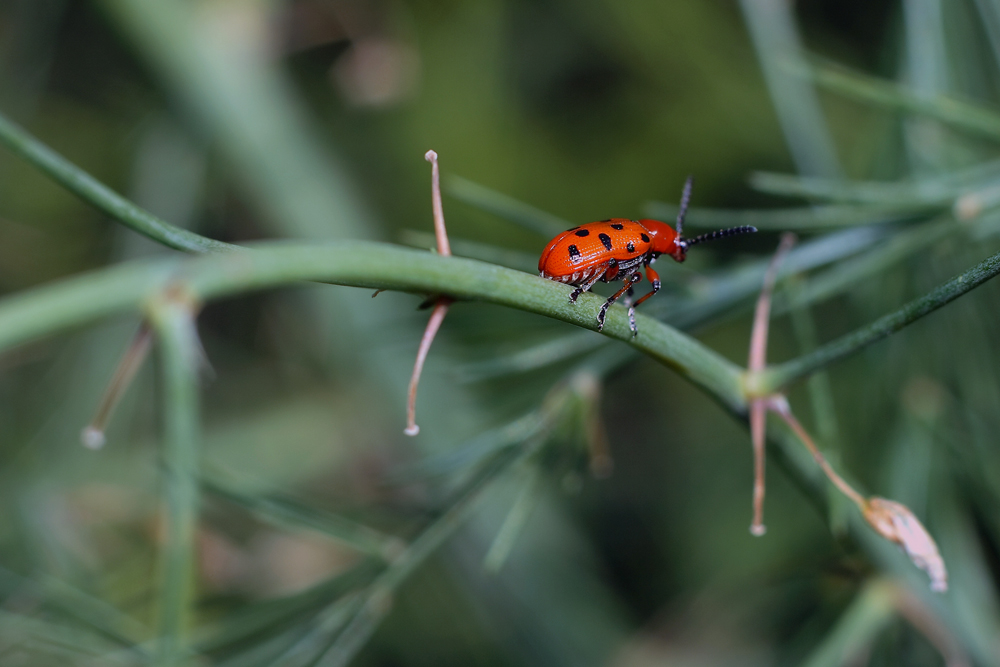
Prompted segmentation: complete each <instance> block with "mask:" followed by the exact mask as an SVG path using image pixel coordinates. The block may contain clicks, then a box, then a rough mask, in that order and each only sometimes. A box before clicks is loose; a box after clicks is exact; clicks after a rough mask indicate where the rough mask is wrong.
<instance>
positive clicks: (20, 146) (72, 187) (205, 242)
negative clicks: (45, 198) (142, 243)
mask: <svg viewBox="0 0 1000 667" xmlns="http://www.w3.org/2000/svg"><path fill="white" fill-rule="evenodd" d="M0 142H2V143H3V144H4V145H5V146H7V148H9V149H10V150H11V151H13V152H14V153H15V154H17V155H19V156H21V157H22V158H24V159H25V160H27V161H28V162H30V163H31V164H33V165H34V166H35V167H37V168H38V169H40V170H41V171H42V172H44V173H45V174H47V175H48V176H50V177H51V178H52V179H53V180H54V181H55V182H57V183H59V184H60V185H62V186H63V187H64V188H66V189H67V190H69V191H70V192H72V193H73V194H75V195H76V196H77V197H79V198H80V199H82V200H84V201H85V202H87V203H89V204H91V205H93V206H94V207H95V208H97V209H99V210H101V211H103V212H104V213H107V214H108V215H110V216H111V217H112V218H114V219H115V220H117V221H119V222H121V223H122V224H123V225H125V226H126V227H129V228H131V229H133V230H135V231H137V232H139V233H140V234H143V235H144V236H148V237H149V238H151V239H153V240H154V241H157V242H159V243H162V244H163V245H165V246H167V247H170V248H174V249H176V250H184V251H187V252H196V253H206V252H220V251H223V250H232V249H234V248H236V246H234V245H230V244H228V243H223V242H221V241H215V240H213V239H210V238H206V237H204V236H201V235H199V234H195V233H194V232H189V231H187V230H186V229H181V228H180V227H176V226H174V225H171V224H170V223H168V222H164V221H163V220H160V219H159V218H158V217H156V216H155V215H153V214H152V213H149V212H148V211H145V210H143V209H141V208H140V207H138V206H136V205H135V204H133V203H132V202H130V201H129V200H127V199H125V198H124V197H122V196H121V195H119V194H118V193H116V192H115V191H114V190H112V189H111V188H109V187H108V186H106V185H104V184H103V183H101V182H100V181H98V180H97V179H95V178H94V177H93V176H91V175H90V174H88V173H87V172H85V171H84V170H82V169H80V168H79V167H77V166H76V165H74V164H73V163H72V162H70V161H69V160H67V159H66V158H64V157H63V156H61V155H59V154H58V153H57V152H55V151H54V150H52V149H51V148H49V147H48V146H46V145H45V144H43V143H42V142H41V141H39V140H38V139H36V138H35V137H33V136H31V134H29V133H28V132H27V131H26V130H25V129H24V128H22V127H21V126H19V125H17V124H16V123H14V122H12V121H11V120H10V119H8V118H7V117H6V116H4V115H2V114H0Z"/></svg>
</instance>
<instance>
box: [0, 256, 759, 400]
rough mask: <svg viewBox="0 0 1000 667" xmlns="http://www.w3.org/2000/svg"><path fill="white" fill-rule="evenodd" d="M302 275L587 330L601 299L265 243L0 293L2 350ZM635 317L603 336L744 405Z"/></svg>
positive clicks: (725, 369)
mask: <svg viewBox="0 0 1000 667" xmlns="http://www.w3.org/2000/svg"><path fill="white" fill-rule="evenodd" d="M307 280H311V281H321V282H329V283H335V284H340V285H351V286H355V287H366V288H379V289H389V290H400V291H407V292H420V293H431V294H448V295H449V296H453V297H456V298H458V299H465V300H481V301H489V302H492V303H496V304H500V305H503V306H509V307H512V308H518V309H520V310H525V311H528V312H532V313H538V314H541V315H546V316H548V317H552V318H555V319H559V320H563V321H565V322H569V323H571V324H576V325H578V326H581V327H584V328H587V329H592V330H596V329H597V311H598V309H599V308H600V306H601V304H602V303H603V302H604V299H603V297H600V296H598V295H596V294H584V295H582V296H581V297H580V299H579V300H578V301H577V303H575V304H572V303H570V302H569V299H568V296H569V292H570V288H569V287H567V286H566V285H562V284H558V283H555V282H553V281H550V280H543V279H541V278H539V277H537V276H532V275H528V274H526V273H521V272H519V271H513V270H511V269H506V268H503V267H499V266H495V265H492V264H484V263H482V262H477V261H475V260H470V259H463V258H460V257H442V256H439V255H435V254H433V253H429V252H421V251H416V250H410V249H405V248H400V247H397V246H392V245H388V244H382V243H373V242H365V241H351V242H342V243H336V244H318V245H317V244H312V245H308V246H307V245H302V244H293V243H288V242H284V243H265V244H260V245H256V246H254V248H253V249H252V250H247V251H245V252H233V253H224V254H216V255H208V256H204V257H197V258H191V259H181V258H164V259H155V260H149V259H147V260H142V261H136V262H130V263H126V264H121V265H118V266H114V267H111V268H107V269H102V270H99V271H95V272H92V273H89V274H84V275H81V276H77V277H74V278H70V279H67V280H64V281H61V282H58V283H55V284H51V285H47V286H43V287H39V288H35V289H31V290H26V291H24V292H21V293H19V294H16V295H14V296H11V297H9V298H7V299H5V300H3V301H0V350H2V349H4V348H7V347H10V346H12V345H16V344H18V343H22V342H26V341H28V340H31V339H32V338H35V337H38V336H43V335H47V334H52V333H56V332H57V331H60V330H65V329H67V328H70V327H74V326H79V325H81V324H85V323H87V322H90V321H93V320H96V319H99V318H101V317H105V316H108V315H111V314H114V313H117V312H122V311H128V310H130V309H134V308H136V307H138V306H139V305H140V304H142V303H144V302H145V301H147V300H148V299H150V298H152V297H154V296H155V295H157V294H160V293H162V292H164V291H165V290H167V289H168V288H171V287H179V286H183V288H184V289H185V290H186V291H188V292H190V294H191V295H192V296H193V297H195V298H197V299H200V300H203V301H207V300H211V299H214V298H219V297H223V296H228V295H232V294H239V293H244V292H248V291H252V290H259V289H263V288H267V287H275V286H278V285H284V284H289V283H294V282H299V281H307ZM636 322H637V324H638V327H639V336H638V337H637V338H634V339H633V338H632V334H631V332H630V330H629V327H628V318H627V316H626V310H625V308H623V307H620V306H615V307H614V308H612V309H611V310H610V311H609V312H608V319H607V323H606V325H605V327H604V334H605V335H607V336H610V337H612V338H616V339H618V340H621V341H624V342H627V343H630V344H632V345H633V346H634V347H636V348H637V349H639V350H640V351H642V352H645V353H646V354H648V355H650V356H652V357H654V358H655V359H657V360H659V361H661V362H662V363H664V364H666V365H668V366H670V367H671V368H673V369H675V370H676V371H677V372H679V373H680V374H681V375H683V376H685V377H687V378H688V379H690V380H691V381H692V382H694V383H695V384H697V385H699V386H701V387H703V388H704V389H705V390H706V391H708V392H709V393H710V394H711V395H712V396H714V397H715V398H716V399H717V400H718V401H719V402H721V403H723V404H724V405H726V406H728V407H729V408H730V409H732V410H733V411H735V412H737V413H739V412H742V411H743V410H744V409H745V401H744V398H743V393H742V387H741V383H740V369H739V367H738V366H736V365H735V364H733V363H731V362H729V361H727V360H726V359H724V358H722V357H721V356H719V355H718V354H717V353H716V352H714V351H712V350H711V349H709V348H707V347H705V346H704V345H702V344H701V343H699V342H698V341H696V340H694V339H693V338H690V337H689V336H686V335H685V334H682V333H681V332H679V331H677V330H676V329H674V328H672V327H669V326H667V325H665V324H663V323H661V322H659V321H657V320H655V319H653V318H650V317H646V316H643V315H637V316H636Z"/></svg>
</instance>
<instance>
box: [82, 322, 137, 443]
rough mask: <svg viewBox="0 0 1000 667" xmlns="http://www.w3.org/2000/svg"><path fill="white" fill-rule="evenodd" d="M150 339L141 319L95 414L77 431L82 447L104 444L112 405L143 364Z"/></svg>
mask: <svg viewBox="0 0 1000 667" xmlns="http://www.w3.org/2000/svg"><path fill="white" fill-rule="evenodd" d="M152 340H153V332H152V330H151V329H150V328H149V325H148V324H147V323H146V322H143V323H142V324H141V325H140V326H139V330H138V331H137V332H136V333H135V336H133V338H132V342H131V343H130V344H129V346H128V348H127V349H126V350H125V354H124V355H123V356H122V360H121V361H120V362H119V363H118V368H116V369H115V374H114V375H113V376H112V377H111V381H110V382H109V383H108V388H107V389H105V390H104V395H103V396H102V397H101V402H100V403H99V404H98V406H97V412H96V413H95V414H94V418H93V419H92V420H91V421H90V423H89V424H87V426H85V427H84V428H83V430H82V431H80V442H82V443H83V446H84V447H87V448H89V449H100V448H101V447H103V446H104V442H105V436H104V432H105V430H106V429H107V427H108V422H109V421H110V420H111V415H112V414H114V411H115V407H117V405H118V402H119V401H120V400H121V398H122V396H123V395H124V394H125V390H126V389H128V387H129V385H131V384H132V380H133V378H135V374H136V373H138V372H139V368H140V367H142V362H143V361H145V360H146V357H147V356H149V347H150V343H151V342H152Z"/></svg>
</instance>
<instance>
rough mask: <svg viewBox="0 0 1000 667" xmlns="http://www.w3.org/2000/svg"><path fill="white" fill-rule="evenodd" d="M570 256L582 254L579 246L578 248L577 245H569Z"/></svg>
mask: <svg viewBox="0 0 1000 667" xmlns="http://www.w3.org/2000/svg"><path fill="white" fill-rule="evenodd" d="M569 256H570V257H579V256H580V250H579V248H577V247H576V246H575V245H571V246H570V247H569Z"/></svg>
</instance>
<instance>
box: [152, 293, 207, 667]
mask: <svg viewBox="0 0 1000 667" xmlns="http://www.w3.org/2000/svg"><path fill="white" fill-rule="evenodd" d="M164 297H165V298H164V299H162V300H157V301H155V302H153V303H152V304H150V307H149V309H148V310H149V318H150V320H151V322H152V323H153V326H154V327H155V329H156V332H157V334H159V341H160V351H161V358H162V360H163V378H164V392H163V398H164V451H163V459H164V472H165V474H164V497H165V507H164V511H165V512H166V517H165V519H166V520H165V527H166V530H165V533H166V534H165V536H164V541H163V546H162V547H161V550H160V563H159V568H160V591H159V626H160V632H159V642H158V645H157V650H156V664H157V665H176V664H180V663H181V662H182V661H183V660H184V658H185V655H186V653H187V651H188V647H187V644H188V634H189V631H190V626H191V613H192V611H193V608H194V598H195V590H194V588H195V586H194V560H195V554H194V548H195V545H194V536H195V529H196V527H197V522H198V505H199V501H198V456H199V451H198V441H199V437H200V436H199V403H198V362H199V355H200V350H201V345H200V343H199V342H198V334H197V331H196V329H195V321H194V318H195V308H194V304H193V302H192V301H191V300H190V299H189V298H188V297H187V295H185V294H183V293H179V292H171V293H167V294H165V295H164ZM177 297H179V298H177Z"/></svg>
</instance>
